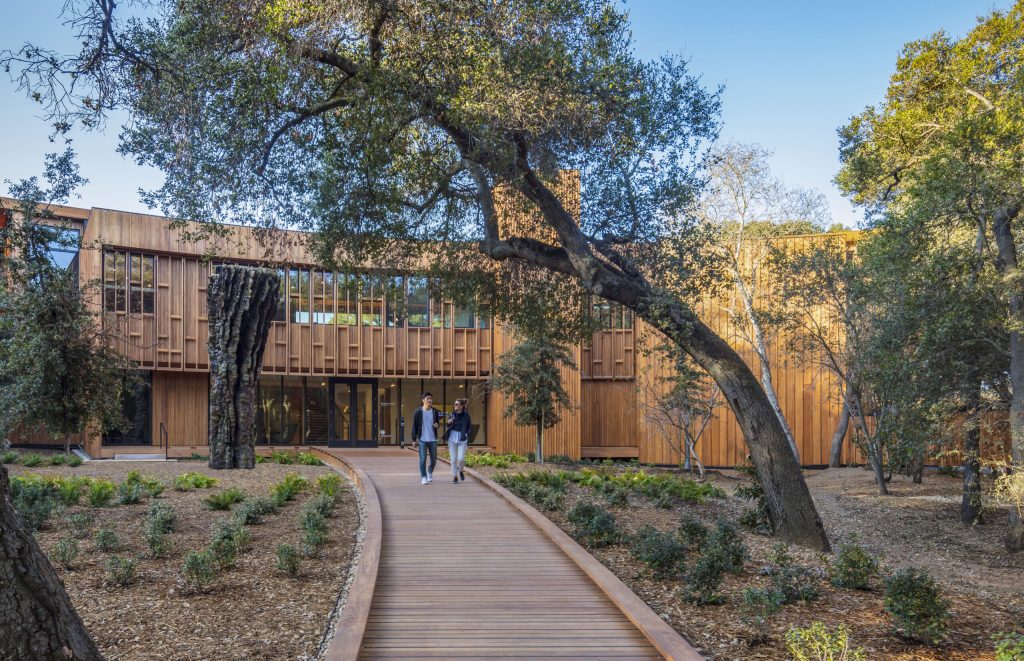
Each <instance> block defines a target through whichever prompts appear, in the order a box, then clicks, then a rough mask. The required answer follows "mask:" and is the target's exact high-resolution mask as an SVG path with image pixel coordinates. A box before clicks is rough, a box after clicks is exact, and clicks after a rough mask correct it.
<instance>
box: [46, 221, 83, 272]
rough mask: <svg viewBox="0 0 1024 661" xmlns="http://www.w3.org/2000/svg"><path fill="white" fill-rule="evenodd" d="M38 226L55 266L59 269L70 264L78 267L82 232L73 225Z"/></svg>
mask: <svg viewBox="0 0 1024 661" xmlns="http://www.w3.org/2000/svg"><path fill="white" fill-rule="evenodd" d="M36 228H38V229H39V230H41V231H42V234H43V238H45V239H46V251H47V255H48V256H49V258H50V261H51V262H53V264H54V266H56V267H57V268H59V269H67V268H68V267H69V266H74V267H75V268H77V264H78V262H77V258H78V244H79V239H80V238H81V232H79V231H78V230H77V229H75V228H73V227H50V226H46V225H36Z"/></svg>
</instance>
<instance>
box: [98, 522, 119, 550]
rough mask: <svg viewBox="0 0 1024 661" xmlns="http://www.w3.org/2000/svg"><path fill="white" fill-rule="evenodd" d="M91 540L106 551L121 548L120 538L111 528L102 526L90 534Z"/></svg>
mask: <svg viewBox="0 0 1024 661" xmlns="http://www.w3.org/2000/svg"><path fill="white" fill-rule="evenodd" d="M92 541H93V543H94V544H95V545H96V548H98V549H99V550H101V551H106V552H108V553H110V552H113V551H119V550H120V549H121V540H120V538H119V537H118V536H117V533H116V532H114V529H113V528H109V527H106V526H104V527H102V528H100V529H99V530H97V531H96V533H95V534H93V536H92Z"/></svg>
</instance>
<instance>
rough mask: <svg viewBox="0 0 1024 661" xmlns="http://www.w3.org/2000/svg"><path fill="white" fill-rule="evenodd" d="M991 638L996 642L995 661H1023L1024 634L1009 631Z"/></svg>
mask: <svg viewBox="0 0 1024 661" xmlns="http://www.w3.org/2000/svg"><path fill="white" fill-rule="evenodd" d="M992 638H993V640H995V642H996V661H1024V633H1015V632H1012V631H1009V632H1005V633H997V634H996V635H995V636H993V637H992Z"/></svg>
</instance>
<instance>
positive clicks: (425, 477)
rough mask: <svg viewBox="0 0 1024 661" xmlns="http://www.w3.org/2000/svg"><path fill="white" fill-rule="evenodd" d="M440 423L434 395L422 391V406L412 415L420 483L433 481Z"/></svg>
mask: <svg viewBox="0 0 1024 661" xmlns="http://www.w3.org/2000/svg"><path fill="white" fill-rule="evenodd" d="M440 424H441V414H440V413H439V412H438V410H437V409H435V408H434V396H433V395H431V394H430V393H429V392H425V393H423V406H421V407H419V408H417V409H416V413H414V414H413V416H412V440H414V441H416V443H417V445H418V447H419V451H420V484H428V483H430V482H433V481H434V467H435V466H437V429H438V426H439V425H440ZM428 452H429V453H430V466H429V468H428V467H427V453H428Z"/></svg>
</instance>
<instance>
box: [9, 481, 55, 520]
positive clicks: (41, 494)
mask: <svg viewBox="0 0 1024 661" xmlns="http://www.w3.org/2000/svg"><path fill="white" fill-rule="evenodd" d="M11 504H12V505H13V506H14V511H15V512H17V514H18V519H20V520H21V524H22V525H23V526H25V528H27V529H28V530H29V531H31V532H35V531H36V530H39V529H40V528H42V527H43V526H44V525H45V524H46V522H47V521H48V520H49V519H50V516H52V515H53V513H54V512H55V511H56V510H57V508H58V502H57V496H56V493H55V489H54V487H53V485H52V484H50V483H49V482H47V481H46V480H45V479H43V478H42V477H40V476H38V475H20V476H18V477H15V478H13V479H11Z"/></svg>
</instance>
